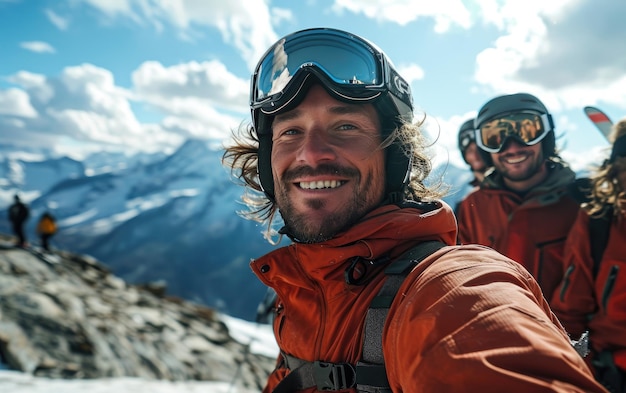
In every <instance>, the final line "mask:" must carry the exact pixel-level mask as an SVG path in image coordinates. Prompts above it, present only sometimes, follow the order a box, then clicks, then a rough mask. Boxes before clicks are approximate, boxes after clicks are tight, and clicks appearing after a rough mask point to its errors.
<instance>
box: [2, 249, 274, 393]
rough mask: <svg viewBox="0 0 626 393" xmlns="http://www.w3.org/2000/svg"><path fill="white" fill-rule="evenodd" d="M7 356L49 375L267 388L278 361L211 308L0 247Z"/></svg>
mask: <svg viewBox="0 0 626 393" xmlns="http://www.w3.org/2000/svg"><path fill="white" fill-rule="evenodd" d="M0 357H1V360H2V361H3V362H4V363H7V364H8V365H9V366H10V367H11V368H13V369H16V370H21V371H24V372H28V373H32V374H34V375H37V376H46V377H51V378H99V377H119V376H136V377H143V378H154V379H168V380H214V381H229V382H230V381H233V380H235V379H236V380H237V384H238V385H240V386H243V387H247V388H253V389H259V388H260V387H261V386H262V385H263V384H264V382H265V380H266V378H267V375H268V374H269V372H270V371H271V369H272V368H273V366H274V359H270V358H267V357H265V356H262V355H258V354H253V353H250V352H249V351H248V347H247V346H246V345H245V344H243V343H240V342H237V341H236V340H234V339H233V338H232V337H231V336H230V334H229V331H228V328H227V326H226V325H225V324H224V323H223V322H222V321H221V320H220V318H219V315H217V313H215V312H214V311H213V310H212V309H209V308H206V307H204V306H200V305H197V304H194V303H191V302H188V301H184V300H181V299H176V298H172V297H167V296H165V290H164V288H163V287H162V286H159V285H152V286H131V285H128V284H127V283H126V282H124V281H123V280H122V279H120V278H118V277H116V276H114V275H113V274H111V273H110V272H109V271H108V270H107V269H106V268H105V267H104V266H103V265H102V264H100V263H99V262H98V261H96V260H94V259H93V258H90V257H88V256H84V255H76V254H71V253H66V252H55V253H45V254H44V253H41V252H39V251H37V250H23V249H18V248H13V247H10V246H8V243H7V245H6V247H0Z"/></svg>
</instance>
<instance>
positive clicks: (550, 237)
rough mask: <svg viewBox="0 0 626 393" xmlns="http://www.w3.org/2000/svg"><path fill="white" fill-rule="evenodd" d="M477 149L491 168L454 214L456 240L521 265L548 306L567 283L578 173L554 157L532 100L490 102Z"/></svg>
mask: <svg viewBox="0 0 626 393" xmlns="http://www.w3.org/2000/svg"><path fill="white" fill-rule="evenodd" d="M475 128H476V142H477V143H478V147H480V149H481V152H482V153H481V154H483V157H484V158H485V160H486V161H487V162H488V164H489V165H493V167H494V170H493V171H492V172H490V173H489V174H488V175H487V176H486V177H485V179H484V180H483V182H482V184H481V185H480V189H479V190H477V191H475V192H474V193H472V194H471V195H469V196H468V197H467V198H466V199H465V200H464V201H462V202H461V203H460V204H459V206H458V210H457V218H458V222H459V240H460V242H461V243H478V244H484V245H486V246H489V247H492V248H494V249H495V250H497V251H499V252H501V253H502V254H504V255H506V256H508V257H510V258H511V259H513V260H515V261H518V262H519V263H521V264H522V265H523V266H524V267H525V268H526V269H528V271H529V272H530V273H531V274H532V275H533V276H534V277H535V278H536V279H537V281H538V282H539V285H540V286H541V289H542V290H543V292H544V296H545V297H546V299H551V296H552V294H553V293H554V290H555V288H556V287H557V285H558V284H559V282H560V280H561V278H562V276H563V271H564V269H563V247H564V241H565V237H566V236H567V233H568V232H569V230H570V228H571V227H572V224H573V222H574V219H575V217H576V215H577V213H578V210H579V208H580V207H579V202H578V201H576V200H575V198H574V197H573V193H572V192H571V190H572V185H573V184H574V182H575V177H576V175H575V173H574V172H573V171H572V170H571V169H570V168H569V166H568V165H567V164H566V163H565V162H563V160H561V159H560V157H559V156H558V154H557V152H556V142H555V134H554V122H553V119H552V116H551V115H550V113H549V112H548V110H547V108H546V107H545V105H544V104H543V103H542V102H541V101H540V100H539V99H538V98H537V97H535V96H533V95H531V94H527V93H518V94H511V95H503V96H499V97H496V98H493V99H492V100H490V101H488V102H487V103H486V104H484V105H483V107H482V108H481V109H480V110H479V111H478V116H477V117H476V120H475Z"/></svg>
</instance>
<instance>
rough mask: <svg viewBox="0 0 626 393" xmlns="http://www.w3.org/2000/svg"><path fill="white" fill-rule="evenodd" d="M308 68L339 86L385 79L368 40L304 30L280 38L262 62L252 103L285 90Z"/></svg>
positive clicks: (255, 82) (368, 83)
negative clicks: (317, 70)
mask: <svg viewBox="0 0 626 393" xmlns="http://www.w3.org/2000/svg"><path fill="white" fill-rule="evenodd" d="M346 38H349V39H346ZM305 67H317V68H318V69H320V70H321V71H323V72H324V73H325V74H326V75H327V77H328V78H329V79H330V80H332V81H333V82H334V83H336V84H338V85H344V86H356V85H358V86H359V87H363V86H378V85H381V84H382V82H383V80H382V79H383V77H382V74H383V71H382V67H383V66H382V60H381V58H380V57H379V55H378V52H377V51H375V50H374V49H373V48H372V47H371V46H369V45H368V44H367V43H366V42H364V41H361V40H359V39H357V38H356V37H354V36H350V35H348V34H346V33H342V32H338V31H326V30H314V31H302V32H299V33H295V34H293V35H291V36H288V37H286V38H283V39H282V40H280V41H279V42H278V43H276V44H275V45H274V47H273V48H270V50H269V51H268V52H267V54H266V55H265V57H264V58H263V59H262V60H261V62H259V65H257V68H256V71H255V76H254V79H253V86H252V104H253V105H254V104H258V103H261V102H263V101H266V100H269V97H271V96H273V95H275V94H277V93H281V92H283V91H284V90H285V87H286V86H287V85H288V83H289V81H291V79H292V78H293V77H294V75H295V74H296V73H297V72H298V70H300V69H302V68H305Z"/></svg>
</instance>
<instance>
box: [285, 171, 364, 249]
mask: <svg viewBox="0 0 626 393" xmlns="http://www.w3.org/2000/svg"><path fill="white" fill-rule="evenodd" d="M323 174H333V175H340V176H342V177H346V178H349V179H351V183H356V184H360V180H361V175H360V173H359V172H358V171H357V170H355V169H352V168H343V167H337V166H335V165H328V164H326V165H320V167H318V168H317V169H315V170H314V169H312V168H309V167H301V168H296V169H294V170H291V171H288V172H285V174H284V175H283V178H282V179H281V181H282V184H289V183H291V181H290V180H292V179H295V178H297V177H298V176H302V175H310V176H312V175H323ZM372 183H373V175H372V174H371V173H370V174H369V175H368V177H367V179H366V181H365V183H364V184H363V187H360V186H357V187H356V188H355V189H354V192H353V195H352V198H351V199H350V200H348V201H346V205H345V208H344V209H342V210H341V211H336V212H333V213H329V214H328V215H327V217H325V218H324V220H323V221H322V222H321V224H319V225H318V224H315V226H314V225H312V223H311V222H310V220H309V219H308V216H307V214H306V213H299V212H298V211H297V210H296V208H295V207H294V206H293V203H292V202H291V200H290V199H289V196H288V195H287V194H288V192H287V189H286V187H280V188H278V189H277V193H276V203H277V205H278V209H279V213H280V215H281V217H282V218H283V221H284V223H285V229H286V232H287V233H288V234H290V235H291V237H293V238H294V239H295V240H297V241H298V242H301V243H320V242H324V241H326V240H329V239H332V238H333V237H334V236H335V235H337V234H338V233H340V232H342V231H344V230H346V229H347V228H349V227H350V226H352V225H353V224H354V223H356V222H358V221H359V220H360V219H361V218H362V217H363V216H364V215H365V214H366V213H367V212H368V211H369V210H371V209H372V208H373V207H374V206H369V205H373V203H372V201H371V200H369V199H368V197H369V196H370V194H368V190H370V189H371V186H372ZM306 204H307V207H308V208H309V209H312V210H321V209H324V208H325V207H326V201H324V200H322V199H315V198H311V199H309V200H307V201H306Z"/></svg>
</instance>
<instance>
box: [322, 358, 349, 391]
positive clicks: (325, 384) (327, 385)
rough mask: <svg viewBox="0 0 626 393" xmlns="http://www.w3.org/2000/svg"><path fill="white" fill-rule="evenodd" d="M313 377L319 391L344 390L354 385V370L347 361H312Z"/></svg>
mask: <svg viewBox="0 0 626 393" xmlns="http://www.w3.org/2000/svg"><path fill="white" fill-rule="evenodd" d="M313 378H314V379H315V384H316V385H317V390H319V391H332V390H344V389H349V388H352V387H354V386H355V385H356V370H355V369H354V367H353V366H352V365H351V364H349V363H328V362H321V361H319V360H316V361H315V362H313Z"/></svg>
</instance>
